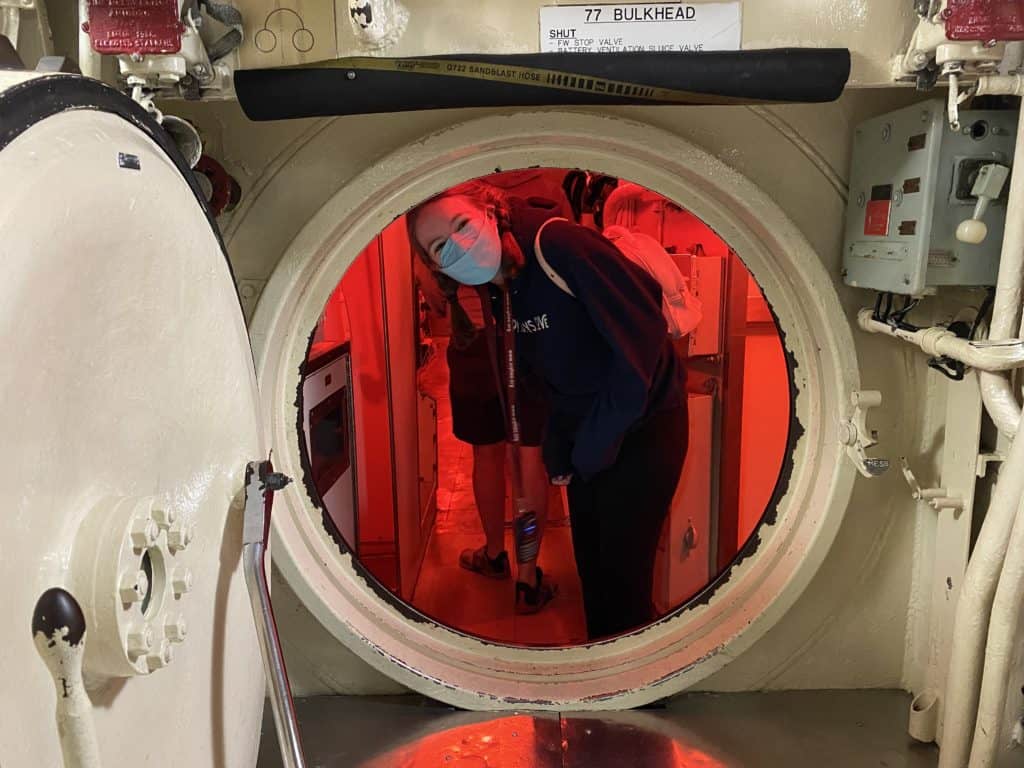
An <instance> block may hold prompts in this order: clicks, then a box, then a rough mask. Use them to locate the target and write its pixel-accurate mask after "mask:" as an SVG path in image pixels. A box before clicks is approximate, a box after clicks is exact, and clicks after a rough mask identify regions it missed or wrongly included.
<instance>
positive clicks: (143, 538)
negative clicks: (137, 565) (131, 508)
mask: <svg viewBox="0 0 1024 768" xmlns="http://www.w3.org/2000/svg"><path fill="white" fill-rule="evenodd" d="M159 535H160V529H159V528H157V525H156V523H155V522H153V520H152V518H149V517H137V518H135V519H134V520H132V527H131V528H129V529H128V538H130V539H131V542H132V546H133V547H135V549H146V548H147V547H152V546H153V545H154V544H156V537H157V536H159Z"/></svg>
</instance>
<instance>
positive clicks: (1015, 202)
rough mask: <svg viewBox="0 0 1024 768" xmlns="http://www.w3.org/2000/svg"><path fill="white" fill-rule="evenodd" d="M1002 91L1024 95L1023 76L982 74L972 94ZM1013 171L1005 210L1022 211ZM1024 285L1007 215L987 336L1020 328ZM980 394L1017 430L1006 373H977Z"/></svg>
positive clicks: (1016, 232) (1015, 223)
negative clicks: (983, 75) (1022, 288)
mask: <svg viewBox="0 0 1024 768" xmlns="http://www.w3.org/2000/svg"><path fill="white" fill-rule="evenodd" d="M987 94H1003V95H1012V96H1022V95H1024V77H1022V76H1021V75H992V76H990V77H982V78H980V79H979V80H978V84H977V85H976V86H975V89H974V95H976V96H984V95H987ZM1022 151H1024V126H1021V125H1020V123H1018V126H1017V142H1016V145H1015V147H1014V158H1015V159H1016V158H1017V157H1024V155H1021V154H1019V153H1020V152H1022ZM1017 176H1020V174H1019V173H1018V174H1016V175H1014V176H1013V177H1011V178H1010V196H1009V200H1008V205H1007V211H1022V210H1024V208H1022V206H1024V189H1022V187H1024V179H1020V178H1017ZM1022 285H1024V217H1022V216H1020V215H1017V216H1009V215H1008V216H1007V217H1006V230H1005V234H1004V236H1003V248H1002V252H1001V253H1000V256H999V278H998V280H997V283H996V295H995V301H994V303H993V305H992V328H991V330H990V331H989V335H988V337H989V339H990V340H992V339H995V340H998V339H1007V338H1010V337H1011V336H1014V335H1015V334H1016V333H1017V332H1018V329H1019V325H1020V313H1021V287H1022ZM979 384H980V386H981V397H982V401H983V402H984V403H985V410H987V411H988V414H989V416H991V417H992V421H993V422H995V424H996V427H998V429H999V431H1000V432H1002V433H1003V434H1004V435H1006V436H1008V437H1013V436H1014V435H1015V434H1016V433H1017V426H1018V425H1019V424H1020V418H1021V407H1020V405H1019V404H1018V403H1017V398H1016V396H1015V395H1014V392H1013V387H1012V386H1011V384H1010V379H1009V377H1007V376H1001V375H998V374H991V373H987V372H983V373H981V374H980V376H979Z"/></svg>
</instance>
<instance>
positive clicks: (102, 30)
mask: <svg viewBox="0 0 1024 768" xmlns="http://www.w3.org/2000/svg"><path fill="white" fill-rule="evenodd" d="M183 31H184V25H183V24H182V23H181V20H180V19H179V18H178V2H177V0H89V22H88V28H87V29H86V32H88V33H89V41H90V42H91V43H92V49H93V50H94V51H96V52H97V53H104V54H108V55H113V54H132V53H177V52H178V51H179V50H181V33H182V32H183Z"/></svg>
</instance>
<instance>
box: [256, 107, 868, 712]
mask: <svg viewBox="0 0 1024 768" xmlns="http://www.w3.org/2000/svg"><path fill="white" fill-rule="evenodd" d="M534 166H548V167H558V168H565V167H580V168H586V169H588V170H591V171H597V172H601V173H607V174H609V175H613V176H617V177H620V178H626V179H629V180H630V181H634V182H636V183H638V184H641V185H643V186H645V187H647V188H649V189H651V190H652V191H654V192H657V193H659V194H662V195H664V196H665V197H667V198H668V199H670V200H672V201H673V202H676V203H677V204H679V205H681V206H683V207H685V208H687V209H688V210H690V211H692V212H693V213H694V214H695V215H697V216H699V217H700V218H701V219H702V220H703V221H704V222H705V223H706V224H708V226H710V227H711V228H712V229H714V230H715V231H716V233H717V234H718V235H719V236H721V237H722V238H723V239H724V240H725V241H726V242H727V243H728V244H729V245H730V247H732V248H733V249H734V250H735V251H736V252H737V253H738V254H739V255H740V257H741V258H742V259H743V260H744V262H745V263H746V265H747V267H748V268H749V269H750V271H751V273H752V274H753V275H754V277H755V279H756V280H757V281H758V283H759V284H760V285H761V287H762V290H763V291H764V294H765V296H766V298H767V299H768V301H769V303H770V304H771V306H772V309H773V311H774V313H775V315H776V318H777V321H778V325H779V328H780V331H781V335H782V338H783V342H784V344H785V347H786V350H787V356H788V358H789V361H790V369H791V376H792V382H791V385H792V392H793V400H792V409H793V421H792V426H791V450H790V453H789V455H788V456H787V461H786V469H785V470H784V482H783V483H781V484H780V488H779V489H778V494H777V496H778V498H777V501H776V503H775V504H774V505H773V508H771V509H769V510H767V512H766V516H765V519H764V520H763V521H762V523H761V524H760V525H759V526H758V528H757V529H756V530H755V532H754V534H752V536H751V539H750V542H749V543H748V545H747V546H746V547H745V548H744V549H743V551H741V553H740V555H739V556H738V558H737V559H736V560H735V561H734V562H733V563H732V564H731V565H730V566H729V568H728V569H726V571H725V572H724V573H723V574H721V575H720V576H719V577H718V578H717V579H716V580H715V581H714V583H712V585H710V586H709V587H708V589H706V590H705V591H704V592H702V593H701V594H699V595H697V596H696V597H695V598H694V599H692V600H691V601H690V602H688V603H687V604H686V605H684V606H682V607H681V608H679V609H678V610H676V611H674V612H673V613H671V614H669V615H668V616H666V617H664V618H662V619H660V620H659V621H657V622H656V623H654V624H652V625H650V626H649V627H646V628H644V629H641V630H638V631H636V632H634V633H632V634H629V635H626V636H623V637H620V638H616V639H613V640H608V641H603V642H599V643H595V644H591V645H585V646H576V647H571V648H522V647H512V646H507V645H502V644H497V643H494V642H488V641H484V640H481V639H478V638H474V637H471V636H468V635H465V634H462V633H460V632H457V631H455V630H453V629H450V628H448V627H445V626H441V625H438V624H436V623H435V622H433V621H431V620H430V619H428V618H426V617H424V616H422V615H420V614H418V613H417V612H416V611H415V609H413V608H411V607H410V606H408V605H406V604H403V603H401V602H399V601H398V600H397V599H396V598H395V597H394V596H393V595H390V593H387V592H386V591H385V590H383V589H381V588H380V587H379V586H378V585H376V584H375V583H374V582H373V581H372V580H371V579H369V578H368V577H367V575H366V573H365V571H364V570H363V569H362V568H361V567H360V566H359V565H358V563H354V562H353V558H352V556H351V554H350V553H347V552H343V551H339V548H338V546H337V544H335V542H334V541H333V540H332V539H331V538H330V537H329V536H328V534H327V533H326V532H325V531H324V530H323V527H322V524H321V511H320V509H319V508H318V507H317V502H316V501H315V499H314V495H312V494H311V493H310V487H309V485H308V484H307V483H306V482H303V478H304V470H303V467H302V463H301V460H300V456H299V450H298V444H299V442H298V441H299V439H300V438H299V435H298V432H297V420H296V418H295V406H294V402H295V392H296V387H297V386H298V384H299V378H298V374H297V371H298V368H299V365H300V363H301V360H302V359H303V357H304V355H305V352H306V340H307V339H308V335H309V329H310V328H312V327H313V326H314V325H315V323H316V320H317V317H318V316H319V313H320V311H321V310H322V307H323V305H324V303H325V302H326V300H327V298H328V296H329V295H330V293H331V291H332V290H333V289H334V286H335V285H336V284H337V281H338V280H339V279H340V277H341V275H342V274H343V273H344V271H345V269H346V268H347V267H348V265H349V264H350V263H351V262H352V260H353V259H354V258H355V257H356V256H357V255H358V253H359V252H360V251H361V250H362V249H363V248H365V246H366V244H367V243H368V242H370V241H371V240H372V239H373V238H374V237H375V236H376V235H377V234H378V233H379V232H380V231H381V230H382V229H383V228H384V227H386V226H387V225H388V224H390V223H391V222H392V221H393V220H394V219H395V218H397V217H398V216H400V215H401V214H403V213H404V212H405V211H406V210H407V209H408V208H410V207H412V206H413V205H415V204H417V203H419V202H421V201H422V200H425V199H427V198H429V197H431V196H432V195H434V194H436V193H438V192H441V191H442V190H444V189H446V188H448V187H450V186H452V185H454V184H457V183H459V182H462V181H465V180H467V179H470V178H475V177H479V176H484V175H487V174H490V173H493V172H495V171H496V170H511V169H517V168H529V167H534ZM251 335H252V338H253V344H254V352H255V355H256V360H257V373H258V377H259V381H260V391H261V401H262V403H261V404H262V407H263V417H264V424H265V428H266V434H267V436H268V438H269V442H270V444H271V446H272V448H273V450H274V456H275V462H276V463H277V465H278V468H279V469H281V470H282V471H284V472H286V473H287V474H289V475H291V476H292V477H294V478H295V479H296V481H297V482H295V483H293V484H291V485H289V486H288V487H287V488H286V489H284V491H282V492H280V493H278V494H277V497H276V498H277V501H278V504H277V505H276V510H275V516H274V530H273V534H274V542H273V547H274V549H273V555H274V560H275V562H276V563H277V565H278V567H279V569H280V571H281V573H282V574H283V576H284V577H285V578H286V579H287V581H288V582H289V584H290V586H291V587H292V588H293V589H294V591H295V593H296V594H297V595H298V597H299V598H300V599H301V600H302V601H303V603H304V604H305V605H306V607H307V608H308V609H309V610H310V611H311V612H312V613H313V614H314V615H315V616H316V617H317V619H318V620H319V621H320V623H321V624H322V625H323V626H324V627H325V628H326V629H327V631H328V632H330V633H331V634H332V635H333V636H334V637H336V638H337V639H338V641H339V642H340V643H342V644H343V645H345V646H346V647H347V648H348V649H350V650H351V651H353V652H354V653H356V654H357V655H358V656H359V657H361V658H362V659H363V660H365V661H366V662H368V663H369V664H370V665H372V666H373V667H375V668H377V669H378V670H380V671H381V672H383V673H385V674H386V675H388V676H390V677H392V678H393V679H395V680H397V681H398V682H400V683H402V684H403V685H406V686H407V687H409V688H411V689H413V690H415V691H417V692H420V693H423V694H425V695H428V696H431V697H434V698H436V699H439V700H441V701H443V702H446V703H448V704H452V705H454V706H459V707H466V708H470V709H522V708H531V709H551V710H554V709H576V710H581V709H582V710H599V709H621V708H625V707H633V706H639V705H643V704H646V703H650V702H652V701H655V700H658V699H660V698H663V697H665V696H668V695H671V694H674V693H678V692H680V691H682V690H684V689H686V688H689V687H691V686H693V685H694V684H696V683H698V682H699V681H701V680H703V679H704V678H706V677H707V676H709V675H711V674H712V673H714V672H716V671H718V670H719V669H721V668H722V667H723V666H725V665H726V664H727V663H728V662H729V661H730V660H731V659H733V658H736V657H737V656H739V655H740V654H742V653H743V652H744V651H745V650H747V649H748V648H749V647H750V646H751V645H752V644H753V643H754V642H755V641H756V640H757V639H758V638H760V637H761V636H763V635H764V634H765V633H766V632H767V631H768V630H769V629H770V628H771V627H772V626H774V625H775V624H776V623H778V622H779V621H780V620H782V618H783V617H784V616H785V614H786V612H787V611H788V610H789V608H790V607H792V605H793V604H794V602H795V601H796V599H797V598H798V597H799V595H800V594H801V593H802V592H803V590H804V588H805V587H806V586H807V584H808V583H809V582H810V580H811V578H812V577H813V575H814V574H815V572H816V571H817V570H818V567H819V566H820V564H821V563H822V561H823V560H824V557H825V555H826V553H827V552H828V550H829V548H830V546H831V544H832V542H833V540H834V538H835V535H836V532H837V531H838V529H839V525H840V523H841V521H842V519H843V516H844V514H845V512H846V509H847V506H848V503H849V500H850V495H851V492H852V488H853V482H854V478H855V476H856V470H855V468H854V467H853V465H852V463H850V462H848V461H847V460H846V458H845V452H844V448H843V446H842V444H841V443H840V440H839V426H840V424H841V422H843V421H844V420H846V419H848V418H849V417H850V415H851V414H850V409H851V406H850V393H851V392H852V391H854V390H856V389H858V387H859V372H858V369H857V360H856V356H855V352H854V342H853V336H852V332H851V325H850V320H849V318H848V317H847V315H846V314H845V313H844V312H843V310H842V307H841V305H840V302H839V298H838V296H837V294H836V290H835V287H834V282H833V278H832V276H830V275H829V273H828V272H827V271H826V269H825V267H824V266H823V264H822V257H821V256H820V255H819V254H818V253H817V252H815V250H814V249H813V248H812V247H811V245H810V244H809V243H808V242H807V240H806V239H805V237H804V236H803V234H802V233H801V232H800V231H799V230H798V229H797V227H796V226H795V225H794V224H793V223H792V221H791V220H790V219H789V218H788V217H787V216H786V215H785V213H784V212H783V211H782V210H781V209H780V208H779V207H778V205H776V204H775V202H774V201H772V200H771V199H770V198H769V196H768V195H767V194H766V193H765V192H763V191H762V190H761V189H759V188H758V187H757V186H755V185H754V184H753V183H752V182H750V181H749V180H748V179H746V178H745V177H744V176H742V175H741V174H739V173H738V172H736V171H735V170H733V169H732V168H730V167H729V166H727V165H726V164H725V163H723V162H721V161H720V160H718V159H717V158H715V157H713V156H711V155H709V154H708V153H707V152H705V151H704V150H702V149H700V148H699V147H697V146H695V145H693V144H691V143H690V142H688V141H686V140H684V139H682V138H680V137H678V136H676V135H674V134H671V133H668V132H666V131H664V130H662V129H659V128H656V127H653V126H651V125H647V124H643V123H639V122H635V121H633V120H629V119H625V118H621V117H616V116H611V115H609V114H607V113H601V112H598V111H590V112H587V111H572V112H569V111H557V110H552V111H522V112H516V113H513V114H502V115H491V116H486V117H481V118H478V119H473V120H470V121H468V122H464V123H460V124H458V125H455V126H452V127H449V128H446V129H444V130H442V131H439V132H436V133H433V134H431V135H429V136H427V137H425V138H423V139H421V140H419V141H416V142H411V143H409V144H407V145H405V146H404V147H402V148H400V149H398V150H397V151H395V152H393V153H392V154H390V155H388V156H386V157H384V158H382V159H381V160H379V161H377V162H375V163H374V165H373V166H372V167H371V168H370V169H368V170H366V171H365V172H363V173H361V174H359V175H358V176H356V177H355V178H353V179H352V180H351V182H350V183H348V184H347V185H345V186H344V187H343V188H342V189H340V190H339V191H338V192H337V193H336V194H335V195H334V196H333V197H332V198H331V199H330V200H328V201H327V202H326V203H325V204H324V205H323V206H322V208H321V209H320V210H319V211H318V212H317V213H316V214H315V215H314V216H313V217H312V218H311V219H310V220H309V222H308V223H307V224H306V226H305V227H304V228H303V229H302V231H301V232H300V233H299V234H298V236H297V237H296V238H295V239H294V241H293V242H292V243H291V245H290V246H289V248H288V250H287V251H286V253H285V254H284V256H283V258H282V260H281V262H280V263H279V264H278V266H277V268H276V269H275V271H274V273H273V275H272V276H271V279H270V281H269V282H268V284H267V287H266V289H265V290H264V292H263V295H262V297H261V300H260V303H259V305H258V307H257V310H256V314H255V316H254V318H253V322H252V325H251Z"/></svg>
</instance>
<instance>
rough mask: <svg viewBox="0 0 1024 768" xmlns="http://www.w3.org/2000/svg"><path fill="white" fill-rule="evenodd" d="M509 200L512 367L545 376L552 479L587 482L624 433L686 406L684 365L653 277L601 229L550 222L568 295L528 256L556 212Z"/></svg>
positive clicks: (547, 253) (551, 245) (550, 249)
mask: <svg viewBox="0 0 1024 768" xmlns="http://www.w3.org/2000/svg"><path fill="white" fill-rule="evenodd" d="M509 205H510V208H511V224H512V234H513V236H514V237H515V239H516V242H517V243H518V244H519V247H520V248H521V249H522V251H523V255H524V256H525V257H526V264H525V266H524V268H523V271H522V272H521V273H520V274H519V275H517V276H516V278H515V279H514V280H512V281H510V282H509V290H510V292H511V296H512V311H513V316H514V318H515V322H516V326H517V327H516V331H517V333H516V350H517V364H518V367H519V369H520V372H521V373H520V376H521V378H522V379H523V380H525V381H529V380H530V379H531V378H540V379H541V380H543V382H544V386H545V389H546V395H547V397H546V399H547V400H548V402H549V404H550V406H551V414H550V417H549V420H548V427H547V432H546V436H545V440H544V463H545V465H546V467H547V470H548V473H549V474H550V475H552V476H557V475H566V474H569V473H575V474H576V475H578V476H579V477H581V478H582V479H584V480H587V479H589V478H591V477H593V476H594V475H596V474H597V473H598V472H601V471H602V470H604V469H607V468H608V467H610V466H611V465H612V464H614V463H615V461H616V459H617V457H618V454H619V448H620V447H621V445H622V441H623V438H624V437H625V436H626V434H628V433H629V432H630V431H632V430H634V429H636V428H637V427H638V426H640V425H642V424H643V423H645V422H646V421H647V420H648V419H650V418H651V417H652V416H653V415H654V414H656V413H658V412H659V411H664V410H668V409H670V408H675V407H678V406H680V405H683V404H684V403H685V397H686V394H685V370H684V367H683V364H682V361H680V360H679V359H678V357H677V355H676V352H675V350H674V349H673V347H672V343H671V341H670V339H669V337H668V329H667V326H666V324H665V317H664V315H663V314H662V310H661V304H662V301H661V286H660V285H658V283H657V281H656V280H654V278H652V277H651V276H650V275H648V274H647V272H645V271H644V270H643V269H641V268H640V267H638V266H636V265H635V264H633V263H632V262H631V261H629V260H628V259H627V258H626V257H625V256H623V255H622V254H621V253H620V252H619V251H618V249H617V248H616V247H615V246H614V245H612V243H610V242H609V241H608V240H606V239H605V238H604V237H602V236H601V235H600V234H598V233H597V232H594V231H593V230H591V229H588V228H586V227H582V226H579V225H577V224H572V223H570V222H567V221H556V222H552V223H551V224H549V225H548V226H546V227H545V228H544V231H543V233H542V234H541V248H542V250H543V252H544V257H545V259H546V260H547V262H548V263H549V264H550V265H551V266H552V267H553V268H554V270H555V271H556V272H557V273H558V274H559V275H561V276H562V279H564V280H565V282H566V283H567V284H568V285H569V287H570V288H571V289H572V292H573V293H574V294H575V297H573V296H570V295H568V294H567V293H565V292H564V291H562V289H560V288H559V287H558V286H556V285H555V284H554V283H552V282H551V280H550V278H548V276H547V275H545V274H544V272H543V271H542V270H541V268H540V266H539V265H538V263H537V259H536V257H535V255H534V238H535V236H536V233H537V230H538V228H539V227H540V226H541V225H542V224H543V223H544V222H545V221H547V220H548V219H550V218H551V217H552V211H551V210H550V208H547V207H541V206H538V205H531V204H528V203H526V202H524V201H521V200H517V199H515V198H513V199H510V201H509ZM496 316H497V317H501V315H500V309H499V311H498V312H497V313H496Z"/></svg>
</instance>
